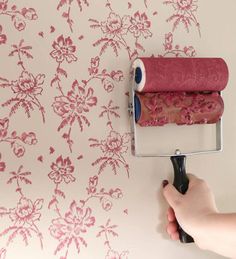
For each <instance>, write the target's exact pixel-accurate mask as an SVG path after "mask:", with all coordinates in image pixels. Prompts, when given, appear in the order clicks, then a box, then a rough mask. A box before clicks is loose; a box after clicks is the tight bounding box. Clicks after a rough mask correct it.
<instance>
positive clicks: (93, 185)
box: [87, 175, 98, 194]
mask: <svg viewBox="0 0 236 259" xmlns="http://www.w3.org/2000/svg"><path fill="white" fill-rule="evenodd" d="M97 184H98V177H97V175H95V176H93V177H90V178H89V188H87V191H88V194H90V193H95V192H96V190H97V189H96V186H97Z"/></svg>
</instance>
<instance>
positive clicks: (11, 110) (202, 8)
mask: <svg viewBox="0 0 236 259" xmlns="http://www.w3.org/2000/svg"><path fill="white" fill-rule="evenodd" d="M235 10H236V3H235V0H227V1H220V0H207V1H203V0H199V1H198V0H167V1H163V0H158V1H157V0H119V1H115V0H53V1H45V0H44V1H36V0H0V259H16V258H20V259H23V258H24V259H29V258H34V259H43V258H47V259H51V258H58V259H72V258H73V259H75V258H83V259H144V258H148V259H156V258H159V259H173V258H191V259H199V258H201V259H204V258H208V259H209V258H211V259H216V258H222V257H221V256H218V255H216V254H213V253H209V252H205V251H204V252H203V251H200V250H199V249H197V248H196V247H195V246H194V245H182V244H180V243H179V242H172V241H170V240H169V238H168V236H167V235H166V233H165V224H166V209H167V204H166V203H165V201H164V199H163V197H162V195H161V182H162V180H163V179H169V180H172V178H173V173H172V166H171V163H170V161H169V159H167V158H145V159H144V158H135V157H133V156H132V155H131V142H130V140H131V134H130V132H131V130H130V121H129V116H128V112H127V103H128V92H129V89H130V87H131V84H130V65H131V61H132V60H134V59H135V58H136V57H137V56H147V57H149V56H151V55H154V56H155V57H157V56H164V57H195V56H196V57H222V58H224V59H225V60H226V62H227V63H228V66H229V70H230V80H229V84H228V87H227V89H226V90H225V91H224V94H223V97H224V101H225V113H224V151H223V152H222V153H220V154H214V155H212V154H211V155H210V154H209V155H201V156H194V157H190V158H188V162H187V167H188V171H189V172H191V173H194V174H196V175H198V176H199V177H201V178H204V179H205V180H206V181H207V182H208V183H209V185H210V186H211V187H212V189H213V191H214V193H215V195H216V201H217V205H218V207H219V209H220V210H221V211H224V212H230V211H236V169H235V167H236V163H235V157H236V105H235V103H236V102H235V100H236V91H235V90H234V87H235V85H234V83H233V82H235V81H236V75H235V74H236V73H234V72H235V71H236V59H235V57H236V29H235V24H236V16H235ZM152 138H153V140H154V141H153V144H154V145H156V144H158V143H156V142H155V135H154V136H152ZM159 141H161V142H163V143H165V142H166V143H168V136H167V137H166V138H163V139H161V140H159ZM163 143H162V144H163Z"/></svg>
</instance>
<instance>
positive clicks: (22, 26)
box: [13, 16, 26, 31]
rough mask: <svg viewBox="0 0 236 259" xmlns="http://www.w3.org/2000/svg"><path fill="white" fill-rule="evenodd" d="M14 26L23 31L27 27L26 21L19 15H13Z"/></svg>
mask: <svg viewBox="0 0 236 259" xmlns="http://www.w3.org/2000/svg"><path fill="white" fill-rule="evenodd" d="M13 22H14V26H15V28H16V29H17V30H18V31H23V30H24V29H25V26H26V24H25V22H24V21H23V20H21V19H20V18H19V17H18V16H14V17H13Z"/></svg>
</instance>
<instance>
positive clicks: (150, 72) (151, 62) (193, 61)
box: [133, 58, 229, 92]
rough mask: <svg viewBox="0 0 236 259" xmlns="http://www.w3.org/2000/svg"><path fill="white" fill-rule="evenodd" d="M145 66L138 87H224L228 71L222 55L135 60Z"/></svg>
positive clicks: (153, 89)
mask: <svg viewBox="0 0 236 259" xmlns="http://www.w3.org/2000/svg"><path fill="white" fill-rule="evenodd" d="M133 67H134V69H136V68H137V67H140V68H141V70H142V78H141V82H140V83H139V82H138V83H137V85H136V87H137V89H136V90H137V91H141V92H161V91H190V92H191V91H221V90H223V89H224V88H225V87H226V85H227V82H228V78H229V73H228V68H227V65H226V63H225V61H224V60H223V59H221V58H140V59H136V60H135V62H134V64H133Z"/></svg>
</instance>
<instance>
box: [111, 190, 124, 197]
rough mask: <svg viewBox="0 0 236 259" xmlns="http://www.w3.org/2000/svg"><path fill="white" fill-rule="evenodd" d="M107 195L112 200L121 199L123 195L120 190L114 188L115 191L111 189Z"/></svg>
mask: <svg viewBox="0 0 236 259" xmlns="http://www.w3.org/2000/svg"><path fill="white" fill-rule="evenodd" d="M109 195H110V196H111V197H112V198H113V199H120V198H122V197H123V193H122V191H121V189H119V188H116V189H115V190H113V189H111V190H110V191H109Z"/></svg>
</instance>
